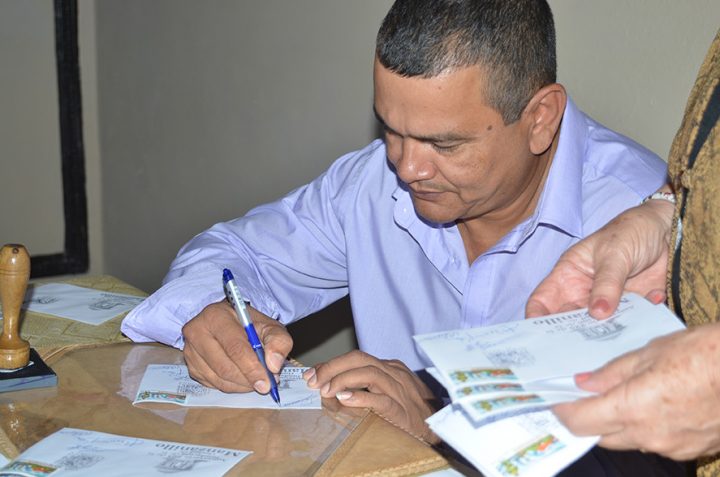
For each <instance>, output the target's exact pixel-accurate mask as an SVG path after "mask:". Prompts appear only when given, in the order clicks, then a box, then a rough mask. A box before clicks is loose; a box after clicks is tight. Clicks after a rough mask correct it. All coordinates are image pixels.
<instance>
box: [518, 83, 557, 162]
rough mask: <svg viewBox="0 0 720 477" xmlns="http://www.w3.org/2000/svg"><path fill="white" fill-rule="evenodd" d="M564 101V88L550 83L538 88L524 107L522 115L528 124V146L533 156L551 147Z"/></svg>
mask: <svg viewBox="0 0 720 477" xmlns="http://www.w3.org/2000/svg"><path fill="white" fill-rule="evenodd" d="M566 101H567V93H565V88H563V86H562V85H560V84H557V83H552V84H549V85H546V86H543V87H542V88H540V90H538V92H537V93H535V95H533V97H532V98H531V99H530V102H528V104H527V106H525V109H524V110H523V113H522V114H523V116H524V120H526V121H527V122H528V126H529V127H528V144H529V146H530V151H531V152H532V153H533V154H535V155H540V154H542V153H544V152H545V151H547V150H548V149H549V148H550V146H551V145H552V143H553V140H554V139H555V136H556V135H557V133H558V130H559V129H560V121H561V120H562V117H563V113H564V112H565V103H566Z"/></svg>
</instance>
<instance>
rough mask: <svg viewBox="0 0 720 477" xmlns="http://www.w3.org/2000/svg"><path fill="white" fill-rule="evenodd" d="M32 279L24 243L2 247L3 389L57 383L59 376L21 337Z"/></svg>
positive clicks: (0, 380)
mask: <svg viewBox="0 0 720 477" xmlns="http://www.w3.org/2000/svg"><path fill="white" fill-rule="evenodd" d="M29 279H30V256H29V255H28V253H27V250H26V249H25V247H23V246H22V245H18V244H10V245H5V246H3V248H2V249H0V300H2V312H3V327H2V334H0V392H3V391H18V390H21V389H29V388H38V387H45V386H56V385H57V376H56V375H55V373H54V372H53V371H52V370H51V369H50V368H49V367H48V366H47V365H46V364H45V363H44V362H43V360H42V359H41V358H40V355H39V354H38V353H37V352H36V351H35V350H34V349H31V348H30V343H28V342H27V341H25V340H24V339H22V338H21V337H20V310H21V308H22V304H23V300H24V299H25V290H26V289H27V284H28V280H29Z"/></svg>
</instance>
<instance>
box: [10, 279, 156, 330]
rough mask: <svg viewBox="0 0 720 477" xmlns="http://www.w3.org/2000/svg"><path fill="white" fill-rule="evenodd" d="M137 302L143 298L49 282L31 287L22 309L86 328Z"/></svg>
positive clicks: (119, 312) (127, 309)
mask: <svg viewBox="0 0 720 477" xmlns="http://www.w3.org/2000/svg"><path fill="white" fill-rule="evenodd" d="M141 301H143V298H141V297H138V296H132V295H124V294H120V293H109V292H103V291H99V290H92V289H90V288H84V287H78V286H75V285H68V284H65V283H49V284H47V285H39V286H34V287H31V288H30V289H29V290H28V292H27V294H26V296H25V301H24V303H23V308H25V309H27V310H28V311H33V312H36V313H44V314H47V315H54V316H59V317H61V318H68V319H71V320H75V321H80V322H82V323H87V324H89V325H99V324H101V323H104V322H106V321H108V320H109V319H111V318H114V317H116V316H118V315H119V314H121V313H124V312H126V311H129V310H131V309H133V308H135V307H136V306H137V305H138V304H139V303H140V302H141ZM0 317H2V312H1V311H0Z"/></svg>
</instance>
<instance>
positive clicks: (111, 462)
mask: <svg viewBox="0 0 720 477" xmlns="http://www.w3.org/2000/svg"><path fill="white" fill-rule="evenodd" d="M250 454H251V452H250V451H244V450H235V449H225V448H221V447H207V446H198V445H192V444H183V443H178V442H167V441H155V440H150V439H139V438H134V437H125V436H118V435H114V434H105V433H102V432H92V431H85V430H80V429H72V428H65V429H61V430H59V431H57V432H56V433H54V434H51V435H50V436H48V437H46V438H45V439H43V440H41V441H40V442H38V443H37V444H35V445H34V446H32V447H30V448H29V449H27V450H26V451H25V452H23V453H22V454H20V455H19V456H18V457H17V458H16V459H15V460H13V461H12V462H10V463H9V464H7V465H6V466H5V467H3V468H2V469H1V470H0V475H8V476H9V475H13V476H28V477H41V476H52V477H81V476H83V477H85V476H98V475H102V476H104V477H114V476H118V477H124V476H128V475H132V476H139V477H145V476H167V475H168V474H178V473H184V474H185V475H203V476H208V477H211V476H221V475H223V474H225V473H226V472H227V471H228V470H230V469H231V468H232V467H233V466H234V465H235V464H237V463H238V462H240V461H241V460H242V459H244V458H245V457H247V456H248V455H250Z"/></svg>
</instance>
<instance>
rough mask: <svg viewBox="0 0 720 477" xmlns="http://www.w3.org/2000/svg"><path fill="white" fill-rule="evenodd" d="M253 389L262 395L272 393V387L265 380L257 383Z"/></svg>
mask: <svg viewBox="0 0 720 477" xmlns="http://www.w3.org/2000/svg"><path fill="white" fill-rule="evenodd" d="M253 388H255V391H257V392H259V393H260V394H266V393H267V392H269V391H270V385H269V384H268V383H267V382H266V381H263V380H260V381H255V384H253Z"/></svg>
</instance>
